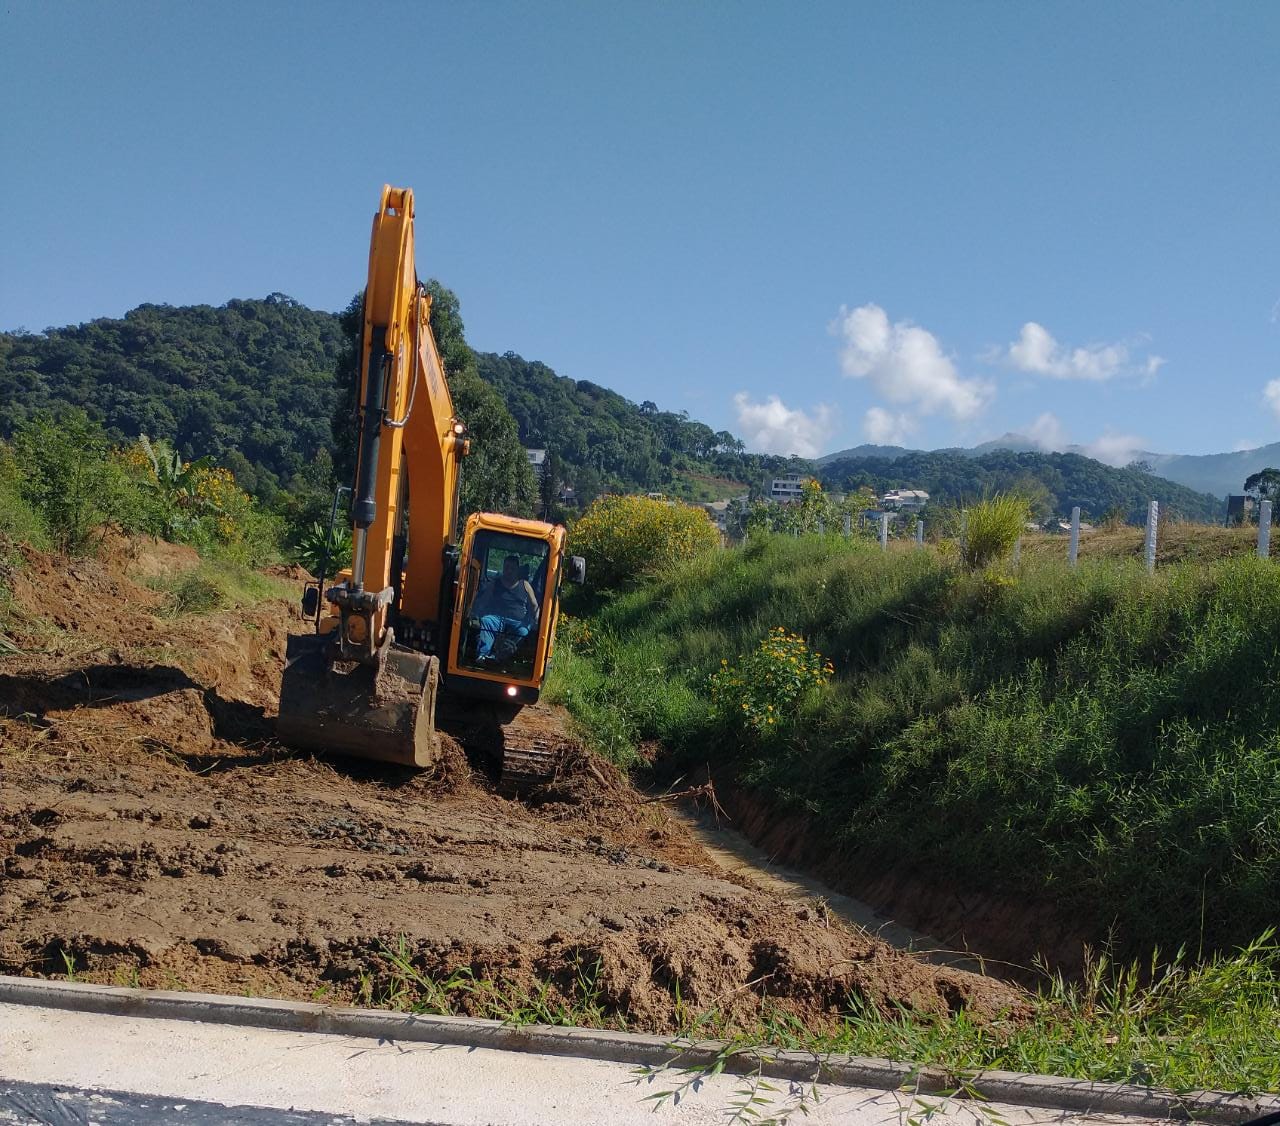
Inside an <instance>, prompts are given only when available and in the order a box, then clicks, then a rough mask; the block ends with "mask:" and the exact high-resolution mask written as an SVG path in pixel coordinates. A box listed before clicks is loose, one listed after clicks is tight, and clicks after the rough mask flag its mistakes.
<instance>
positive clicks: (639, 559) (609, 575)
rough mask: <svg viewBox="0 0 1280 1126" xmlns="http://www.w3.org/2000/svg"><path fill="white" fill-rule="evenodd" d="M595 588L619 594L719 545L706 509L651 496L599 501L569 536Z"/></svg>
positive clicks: (577, 523)
mask: <svg viewBox="0 0 1280 1126" xmlns="http://www.w3.org/2000/svg"><path fill="white" fill-rule="evenodd" d="M569 537H570V543H571V546H572V550H573V551H574V552H575V553H576V554H580V555H584V556H585V557H586V560H587V578H588V581H589V582H590V583H591V585H592V586H593V587H597V588H599V589H602V590H615V589H617V588H618V587H622V586H626V585H627V584H629V583H633V582H635V581H636V580H637V579H639V578H641V577H642V576H644V575H647V574H656V573H661V572H665V571H669V570H670V569H671V568H673V567H675V566H676V565H677V564H679V563H684V562H687V561H688V560H690V559H694V558H696V557H697V556H699V555H703V554H705V553H706V552H709V551H714V550H715V549H716V548H717V547H718V546H719V545H720V533H719V532H717V531H716V528H715V525H714V524H712V523H711V519H710V517H708V516H707V513H706V510H705V509H702V508H693V507H692V506H690V505H687V504H680V503H677V502H671V501H662V500H651V499H650V498H648V497H634V496H632V497H618V496H604V497H598V498H597V499H596V500H595V501H593V502H592V505H591V507H590V508H588V509H587V511H586V512H585V513H583V515H582V518H581V519H580V520H578V521H577V522H576V523H575V524H574V525H573V528H572V529H571V531H570V533H569Z"/></svg>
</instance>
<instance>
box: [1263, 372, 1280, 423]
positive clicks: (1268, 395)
mask: <svg viewBox="0 0 1280 1126" xmlns="http://www.w3.org/2000/svg"><path fill="white" fill-rule="evenodd" d="M1262 398H1263V401H1264V402H1265V403H1266V404H1267V406H1269V407H1270V408H1271V409H1272V410H1273V411H1275V412H1276V414H1278V415H1280V379H1273V380H1272V381H1271V382H1270V383H1268V384H1267V385H1266V386H1265V387H1264V388H1263V389H1262Z"/></svg>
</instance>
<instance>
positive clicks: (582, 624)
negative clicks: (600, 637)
mask: <svg viewBox="0 0 1280 1126" xmlns="http://www.w3.org/2000/svg"><path fill="white" fill-rule="evenodd" d="M556 640H557V641H563V642H564V643H565V644H566V645H568V646H569V647H570V648H571V649H573V650H575V651H576V652H578V653H589V652H591V643H592V641H593V640H594V638H593V636H592V633H591V623H590V622H588V621H587V619H586V618H571V617H570V616H569V615H568V614H561V615H560V616H559V617H558V618H557V619H556Z"/></svg>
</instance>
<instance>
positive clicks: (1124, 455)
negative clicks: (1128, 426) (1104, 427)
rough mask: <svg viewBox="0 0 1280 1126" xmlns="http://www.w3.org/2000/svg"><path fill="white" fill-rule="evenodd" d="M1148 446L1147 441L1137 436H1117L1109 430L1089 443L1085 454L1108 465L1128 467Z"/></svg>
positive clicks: (1085, 448)
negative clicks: (1144, 447)
mask: <svg viewBox="0 0 1280 1126" xmlns="http://www.w3.org/2000/svg"><path fill="white" fill-rule="evenodd" d="M1146 444H1147V441H1146V439H1145V438H1139V437H1138V436H1137V435H1136V434H1116V433H1115V432H1114V431H1111V430H1108V431H1106V432H1105V433H1104V434H1103V435H1102V436H1101V437H1099V438H1095V439H1094V440H1093V441H1092V442H1089V443H1088V444H1087V445H1086V446H1085V447H1084V452H1085V454H1087V455H1088V456H1089V457H1091V458H1095V459H1097V460H1098V461H1101V462H1104V463H1105V464H1107V465H1128V464H1129V462H1131V461H1133V460H1134V458H1136V457H1137V456H1138V454H1139V452H1140V451H1141V450H1142V447H1143V446H1145V445H1146Z"/></svg>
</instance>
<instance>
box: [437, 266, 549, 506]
mask: <svg viewBox="0 0 1280 1126" xmlns="http://www.w3.org/2000/svg"><path fill="white" fill-rule="evenodd" d="M427 292H428V293H430V294H431V331H432V333H433V334H434V336H435V338H436V347H437V348H438V349H439V350H440V360H441V362H442V363H443V364H444V369H445V378H446V379H447V380H448V381H449V390H450V392H451V393H452V395H453V409H454V410H455V411H456V412H457V414H458V417H459V418H461V419H462V420H463V421H464V422H465V423H466V424H467V430H468V431H469V433H470V437H471V456H470V457H468V458H466V459H465V460H464V461H463V463H462V512H463V514H466V513H468V512H479V511H484V510H490V511H498V512H509V513H512V514H514V515H518V516H524V515H530V514H532V512H533V507H534V503H535V496H536V492H537V490H536V486H535V483H534V479H533V470H532V468H531V467H530V465H529V459H528V458H527V457H526V456H525V452H524V447H523V446H522V445H521V444H520V430H519V428H518V427H517V426H516V420H515V418H513V417H512V414H511V412H510V411H509V410H507V407H506V404H504V403H503V401H502V398H501V396H500V395H499V394H498V393H497V392H496V391H495V390H494V389H493V388H492V387H490V386H489V384H487V383H486V382H485V381H484V380H483V379H481V378H480V373H479V372H478V371H477V369H476V357H475V353H474V352H472V350H471V348H470V346H469V345H468V344H467V341H466V337H465V335H464V333H463V326H462V314H461V312H460V310H459V306H458V297H457V294H455V293H454V292H453V291H452V290H450V289H446V288H445V287H444V286H443V285H441V284H440V283H439V282H438V281H436V280H435V279H434V278H432V279H431V281H429V282H427Z"/></svg>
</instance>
